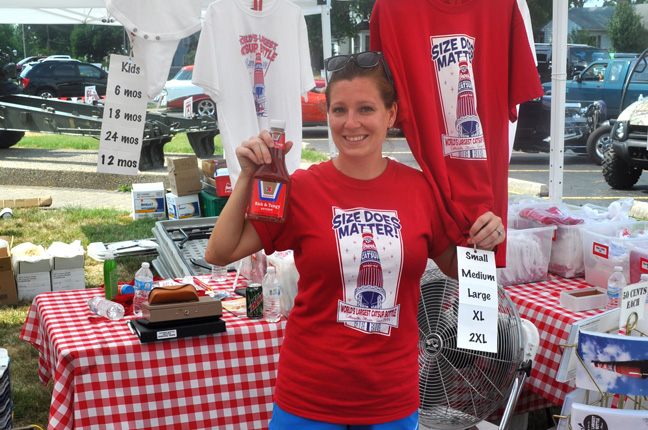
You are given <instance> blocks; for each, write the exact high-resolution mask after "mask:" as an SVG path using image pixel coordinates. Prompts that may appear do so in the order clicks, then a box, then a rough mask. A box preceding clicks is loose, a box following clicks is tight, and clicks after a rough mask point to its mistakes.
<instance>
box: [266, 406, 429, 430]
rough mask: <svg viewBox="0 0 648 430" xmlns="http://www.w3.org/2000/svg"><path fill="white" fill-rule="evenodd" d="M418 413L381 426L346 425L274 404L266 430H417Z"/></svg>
mask: <svg viewBox="0 0 648 430" xmlns="http://www.w3.org/2000/svg"><path fill="white" fill-rule="evenodd" d="M418 428H419V424H418V411H416V412H414V413H413V414H412V415H410V416H409V417H405V418H402V419H400V420H396V421H390V422H388V423H383V424H371V425H346V424H331V423H327V422H324V421H315V420H309V419H307V418H302V417H299V416H297V415H293V414H291V413H289V412H286V411H284V410H283V409H281V408H280V407H279V406H277V404H276V403H275V404H274V408H273V410H272V419H271V420H270V426H269V427H268V430H418Z"/></svg>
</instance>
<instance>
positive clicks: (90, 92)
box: [85, 85, 101, 104]
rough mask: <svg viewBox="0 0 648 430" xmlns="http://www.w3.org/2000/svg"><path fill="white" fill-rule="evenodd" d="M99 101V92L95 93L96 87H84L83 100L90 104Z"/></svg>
mask: <svg viewBox="0 0 648 430" xmlns="http://www.w3.org/2000/svg"><path fill="white" fill-rule="evenodd" d="M95 100H96V101H99V100H101V98H99V93H97V87H95V86H94V85H92V86H89V87H85V102H86V103H87V104H92V103H93V102H94V101H95Z"/></svg>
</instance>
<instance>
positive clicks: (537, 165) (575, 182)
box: [509, 151, 648, 206]
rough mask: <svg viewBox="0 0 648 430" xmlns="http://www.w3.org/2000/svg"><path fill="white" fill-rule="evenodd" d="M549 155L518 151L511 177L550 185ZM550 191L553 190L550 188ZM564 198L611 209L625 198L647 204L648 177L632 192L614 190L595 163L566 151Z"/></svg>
mask: <svg viewBox="0 0 648 430" xmlns="http://www.w3.org/2000/svg"><path fill="white" fill-rule="evenodd" d="M549 164H550V157H549V154H526V153H522V152H516V153H514V154H513V157H512V158H511V164H510V167H509V178H516V179H522V180H526V181H533V182H541V183H544V184H547V185H549V184H550V167H549ZM550 188H551V187H550ZM562 190H563V197H562V200H563V202H565V203H570V204H574V205H583V204H586V203H592V204H595V205H599V206H608V205H609V204H610V203H611V202H613V201H615V200H618V199H622V198H628V197H629V198H633V199H635V200H636V201H643V202H648V174H644V175H642V177H641V178H640V179H639V182H637V184H636V185H635V186H634V187H633V188H632V189H630V190H613V189H612V188H610V186H609V185H608V184H607V183H606V182H605V180H604V179H603V174H602V173H601V167H600V166H596V165H594V164H592V163H591V162H590V161H589V159H588V158H587V156H582V155H577V154H574V153H572V152H571V151H567V152H566V153H565V157H564V163H563V187H562Z"/></svg>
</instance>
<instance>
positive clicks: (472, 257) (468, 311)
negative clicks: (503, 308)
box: [457, 246, 498, 352]
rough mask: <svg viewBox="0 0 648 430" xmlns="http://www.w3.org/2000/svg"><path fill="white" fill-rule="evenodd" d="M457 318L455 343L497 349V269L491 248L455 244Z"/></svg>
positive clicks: (490, 350) (477, 348)
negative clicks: (457, 268)
mask: <svg viewBox="0 0 648 430" xmlns="http://www.w3.org/2000/svg"><path fill="white" fill-rule="evenodd" d="M457 261H458V264H459V319H458V327H457V346H458V347H459V348H464V349H473V350H477V351H485V352H497V317H498V301H497V272H496V269H495V254H494V253H493V252H492V251H483V250H480V249H472V248H465V247H462V246H458V247H457Z"/></svg>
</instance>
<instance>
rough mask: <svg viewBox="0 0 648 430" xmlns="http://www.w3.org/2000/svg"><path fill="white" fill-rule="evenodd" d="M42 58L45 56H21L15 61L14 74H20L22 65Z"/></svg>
mask: <svg viewBox="0 0 648 430" xmlns="http://www.w3.org/2000/svg"><path fill="white" fill-rule="evenodd" d="M43 58H45V56H44V55H32V56H31V57H27V58H23V59H22V60H20V61H19V62H18V63H16V76H20V72H22V69H23V66H24V65H25V64H27V63H32V62H35V61H38V60H41V59H43Z"/></svg>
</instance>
